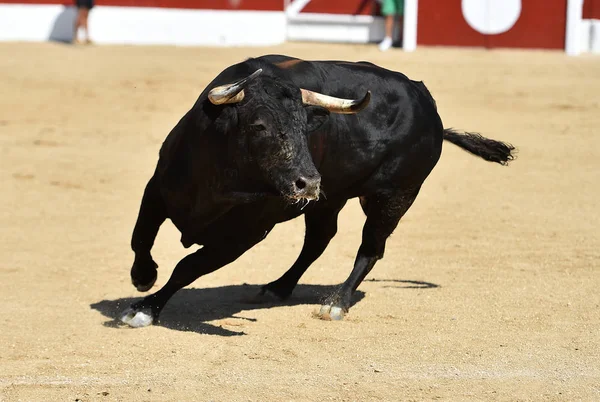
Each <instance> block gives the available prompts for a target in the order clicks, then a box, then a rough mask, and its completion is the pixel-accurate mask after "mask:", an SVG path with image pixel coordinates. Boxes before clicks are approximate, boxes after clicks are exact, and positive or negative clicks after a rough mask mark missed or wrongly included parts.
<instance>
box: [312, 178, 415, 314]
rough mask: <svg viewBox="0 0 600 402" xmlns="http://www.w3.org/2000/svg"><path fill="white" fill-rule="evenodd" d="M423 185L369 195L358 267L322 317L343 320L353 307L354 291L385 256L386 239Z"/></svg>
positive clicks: (330, 301) (357, 260)
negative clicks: (411, 188) (417, 187)
mask: <svg viewBox="0 0 600 402" xmlns="http://www.w3.org/2000/svg"><path fill="white" fill-rule="evenodd" d="M418 192H419V189H416V190H411V191H402V192H400V191H396V192H390V193H383V194H375V195H371V196H367V197H366V201H367V202H366V203H365V204H366V208H365V209H366V213H367V221H366V222H365V226H364V227H363V235H362V243H361V245H360V248H359V249H358V254H357V256H356V260H355V262H354V268H353V269H352V272H351V273H350V276H349V277H348V279H346V281H345V282H344V283H343V284H342V285H341V286H340V287H339V288H338V289H337V290H336V291H335V292H334V293H333V294H332V295H331V296H329V297H328V298H327V300H326V302H325V304H324V305H323V306H321V310H320V312H319V315H320V316H321V318H325V319H334V320H340V319H342V318H343V316H344V313H345V312H347V311H348V310H349V308H350V304H351V300H352V295H353V294H354V291H355V290H356V288H358V286H359V285H360V283H361V282H362V281H363V279H365V277H366V276H367V274H368V273H369V272H370V271H371V269H373V266H375V263H376V262H377V260H379V259H381V258H383V254H384V252H385V242H386V240H387V238H388V237H389V236H390V235H391V234H392V232H393V231H394V229H395V228H396V226H397V225H398V222H399V221H400V218H402V216H403V215H404V214H405V213H406V211H408V209H409V208H410V206H411V205H412V203H413V201H414V200H415V198H416V197H417V194H418Z"/></svg>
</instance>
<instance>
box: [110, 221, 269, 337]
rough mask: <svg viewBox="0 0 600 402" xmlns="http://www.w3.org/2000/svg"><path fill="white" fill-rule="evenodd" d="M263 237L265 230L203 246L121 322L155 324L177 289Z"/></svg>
mask: <svg viewBox="0 0 600 402" xmlns="http://www.w3.org/2000/svg"><path fill="white" fill-rule="evenodd" d="M267 232H268V230H267ZM264 238H265V231H264V230H263V231H257V232H256V233H254V234H253V235H252V236H244V237H243V238H242V237H235V238H230V239H227V241H223V242H221V243H220V244H218V245H216V244H213V245H205V246H204V247H202V248H201V249H199V250H198V251H196V252H195V253H192V254H190V255H188V256H186V257H184V258H183V259H182V260H181V261H179V263H178V264H177V266H176V267H175V269H174V270H173V274H172V275H171V278H169V281H168V282H167V283H166V284H165V286H163V287H162V288H161V289H160V290H159V291H158V292H156V293H154V294H152V295H150V296H147V297H145V298H144V299H142V300H141V301H139V302H137V303H134V304H133V305H131V307H130V308H129V309H127V310H126V311H124V312H123V314H122V315H121V317H120V319H121V321H122V322H124V323H125V324H128V325H130V326H132V327H145V326H148V325H150V324H152V323H154V322H156V321H157V320H158V316H159V315H160V312H161V311H162V309H163V308H164V306H165V304H166V303H167V301H169V299H170V298H171V296H173V295H174V294H175V293H176V292H177V291H178V290H179V289H181V288H183V287H185V286H187V285H189V284H191V283H192V282H194V281H195V280H196V279H198V278H199V277H201V276H202V275H206V274H209V273H211V272H213V271H216V270H217V269H219V268H221V267H223V266H225V265H227V264H229V263H231V262H233V261H235V260H236V259H237V258H238V257H240V256H241V255H242V254H244V253H245V252H246V251H247V250H249V249H250V248H251V247H252V246H254V245H255V244H256V243H258V242H260V241H261V240H262V239H264Z"/></svg>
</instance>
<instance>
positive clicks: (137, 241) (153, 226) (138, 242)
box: [131, 176, 167, 292]
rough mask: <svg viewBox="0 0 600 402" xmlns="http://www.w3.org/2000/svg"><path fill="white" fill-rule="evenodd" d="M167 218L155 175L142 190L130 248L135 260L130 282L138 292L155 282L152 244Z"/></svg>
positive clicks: (155, 274)
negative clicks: (142, 193)
mask: <svg viewBox="0 0 600 402" xmlns="http://www.w3.org/2000/svg"><path fill="white" fill-rule="evenodd" d="M165 219H167V211H166V207H165V205H164V202H163V199H162V197H161V195H160V190H159V188H158V183H157V179H156V176H153V177H152V178H151V179H150V181H149V182H148V184H147V185H146V189H145V191H144V196H143V198H142V204H141V206H140V212H139V214H138V218H137V221H136V223H135V228H134V229H133V236H132V238H131V249H132V250H133V252H134V253H135V260H134V262H133V266H132V267H131V283H133V286H135V287H136V288H137V290H139V291H140V292H146V291H148V290H149V289H150V288H151V287H152V285H154V282H156V277H157V271H156V268H158V265H157V264H156V263H155V262H154V260H153V259H152V254H151V253H150V251H151V250H152V246H154V240H155V239H156V235H157V234H158V229H159V228H160V225H162V223H163V222H164V221H165Z"/></svg>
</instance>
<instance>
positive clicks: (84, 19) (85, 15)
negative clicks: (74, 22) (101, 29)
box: [81, 8, 90, 43]
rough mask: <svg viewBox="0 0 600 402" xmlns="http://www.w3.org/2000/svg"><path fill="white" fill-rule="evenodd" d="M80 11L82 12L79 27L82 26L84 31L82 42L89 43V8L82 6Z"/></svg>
mask: <svg viewBox="0 0 600 402" xmlns="http://www.w3.org/2000/svg"><path fill="white" fill-rule="evenodd" d="M82 11H83V12H82V15H81V27H82V28H83V31H84V32H85V36H84V42H85V43H90V31H89V29H88V16H89V15H90V9H89V8H83V9H82Z"/></svg>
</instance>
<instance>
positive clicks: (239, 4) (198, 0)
mask: <svg viewBox="0 0 600 402" xmlns="http://www.w3.org/2000/svg"><path fill="white" fill-rule="evenodd" d="M0 3H8V4H63V5H73V4H74V3H75V2H74V1H64V0H62V1H61V0H0ZM95 4H96V5H98V6H124V7H162V8H189V9H207V10H255V11H283V0H239V1H233V0H95Z"/></svg>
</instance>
